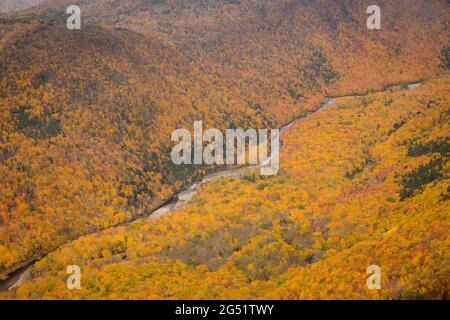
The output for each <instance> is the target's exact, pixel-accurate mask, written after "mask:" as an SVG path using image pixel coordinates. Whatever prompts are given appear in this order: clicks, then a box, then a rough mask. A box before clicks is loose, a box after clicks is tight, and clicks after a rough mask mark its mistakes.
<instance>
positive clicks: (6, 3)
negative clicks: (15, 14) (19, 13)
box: [0, 0, 42, 13]
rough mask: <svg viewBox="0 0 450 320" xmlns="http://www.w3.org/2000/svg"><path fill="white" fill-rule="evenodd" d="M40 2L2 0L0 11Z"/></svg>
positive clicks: (32, 0)
mask: <svg viewBox="0 0 450 320" xmlns="http://www.w3.org/2000/svg"><path fill="white" fill-rule="evenodd" d="M41 2H42V0H2V1H1V2H0V13H6V12H12V11H16V10H23V9H27V8H30V7H32V6H35V5H37V4H39V3H41Z"/></svg>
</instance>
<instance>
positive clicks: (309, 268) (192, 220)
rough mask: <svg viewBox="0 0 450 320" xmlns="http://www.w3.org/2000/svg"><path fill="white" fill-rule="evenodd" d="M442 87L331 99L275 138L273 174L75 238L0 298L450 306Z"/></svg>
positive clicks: (444, 81) (213, 187)
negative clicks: (428, 302)
mask: <svg viewBox="0 0 450 320" xmlns="http://www.w3.org/2000/svg"><path fill="white" fill-rule="evenodd" d="M448 80H449V78H448V76H445V77H442V78H439V79H434V80H432V81H429V82H426V83H425V84H424V85H423V86H422V87H421V88H419V89H415V90H400V91H398V92H384V93H377V94H371V95H368V96H364V97H360V98H344V99H340V100H338V101H337V103H336V104H335V105H333V106H331V107H329V108H328V109H325V110H321V111H319V112H317V113H315V114H313V115H311V116H310V117H308V118H306V119H303V120H301V121H299V122H297V123H296V124H295V125H294V126H293V127H292V128H291V129H290V130H289V131H288V132H287V133H286V134H285V135H284V136H283V139H282V140H283V144H284V148H283V149H282V157H281V172H280V175H279V176H277V177H272V178H261V177H258V176H257V175H252V174H248V175H247V176H246V177H244V179H243V180H234V179H224V180H221V181H215V182H213V183H210V184H207V185H206V186H204V187H203V188H202V190H201V192H200V193H199V195H198V196H196V197H195V198H194V200H193V202H192V203H191V204H189V205H186V206H184V207H182V208H180V209H178V210H177V211H176V212H174V213H170V214H168V215H166V216H164V217H162V218H161V219H157V220H155V219H152V218H149V219H140V220H138V221H136V222H134V223H132V224H128V225H126V226H122V227H119V228H112V229H110V230H108V231H105V232H100V233H97V234H94V235H90V236H86V237H82V238H80V239H78V240H76V241H74V242H72V243H71V244H69V245H66V246H64V247H63V248H62V249H60V250H58V251H56V252H53V253H51V254H50V255H49V256H48V257H46V258H45V259H43V260H42V261H40V262H38V263H37V264H36V265H35V266H34V267H33V268H32V269H31V270H30V278H31V279H30V280H29V281H26V282H25V283H24V284H23V285H22V286H21V287H19V288H18V289H17V290H15V291H14V292H11V293H10V294H9V295H6V296H4V297H5V298H23V299H30V298H34V299H42V298H44V299H55V298H56V299H420V298H426V299H447V298H448V279H449V277H448V276H449V272H450V270H449V267H448V265H447V260H448V256H449V244H450V243H449V241H450V239H449V236H448V228H449V221H450V216H449V214H450V207H449V206H450V202H449V191H450V189H449V187H450V185H449V172H450V171H449V170H448V169H449V164H450V162H449V152H450V149H449V137H448V133H449V129H450V128H449V123H450V122H449V113H448V104H449V99H448V97H449V86H448ZM430 164H432V165H430ZM405 190H406V191H410V192H406V193H405ZM73 264H76V265H78V266H80V268H81V271H82V287H81V289H80V290H68V289H66V283H65V281H66V278H67V274H66V273H65V268H66V266H67V265H73ZM370 265H378V266H379V267H380V268H381V272H382V281H381V290H369V289H368V288H367V286H366V280H367V277H368V275H367V274H366V270H367V267H368V266H370Z"/></svg>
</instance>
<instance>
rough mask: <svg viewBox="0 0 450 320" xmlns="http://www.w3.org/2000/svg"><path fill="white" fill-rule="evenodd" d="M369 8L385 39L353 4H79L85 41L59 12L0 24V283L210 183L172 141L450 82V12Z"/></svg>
mask: <svg viewBox="0 0 450 320" xmlns="http://www.w3.org/2000/svg"><path fill="white" fill-rule="evenodd" d="M378 2H379V4H380V6H381V7H382V8H383V28H382V30H379V31H369V30H367V27H366V19H367V14H366V8H367V6H368V4H371V3H370V1H354V0H343V1H342V0H318V1H300V0H281V1H256V0H249V1H244V0H242V1H240V2H239V1H212V0H204V1H194V0H192V1H175V0H167V1H144V0H118V1H106V0H93V1H81V4H80V6H81V8H82V14H83V20H82V21H83V25H82V29H81V30H68V29H67V28H66V18H67V15H66V14H65V10H66V6H67V4H66V2H65V1H59V0H58V1H56V0H55V1H45V2H44V3H43V4H41V5H39V6H38V7H36V8H33V9H30V10H26V11H23V12H19V13H15V14H8V15H0V75H1V77H0V128H1V136H0V222H1V223H0V277H4V276H5V275H6V274H7V273H9V272H11V271H13V270H15V269H17V268H18V267H20V266H23V265H25V264H27V263H28V262H30V261H32V260H34V259H36V258H40V257H42V256H43V255H44V254H46V253H48V252H50V251H52V250H54V249H55V248H57V247H58V246H60V245H62V244H64V243H66V242H68V241H69V240H73V239H76V238H78V237H80V236H82V235H85V234H89V233H92V232H96V231H99V230H103V229H105V228H108V227H111V226H114V225H117V224H119V223H122V222H125V221H129V220H131V219H134V218H136V217H140V216H143V215H145V214H147V213H149V212H151V210H152V209H154V208H156V207H157V206H159V205H160V204H161V203H163V202H164V201H165V200H167V199H168V198H170V197H171V195H172V194H173V193H174V191H175V190H179V189H181V188H182V186H183V185H186V184H188V183H190V182H191V181H193V180H195V179H196V178H197V177H199V176H201V175H203V174H204V173H205V170H206V168H198V167H195V168H194V167H183V168H180V167H175V166H174V165H173V164H172V162H171V161H170V146H171V142H170V133H171V132H172V130H174V129H175V128H191V127H192V123H193V121H194V120H203V121H204V123H205V125H206V126H208V127H216V128H219V129H225V128H234V127H244V128H246V127H252V128H260V127H272V128H276V127H280V126H281V125H283V124H286V123H287V122H289V121H291V120H293V119H294V118H296V117H298V116H300V115H302V114H304V113H305V112H307V111H308V110H313V109H315V108H317V107H318V105H319V104H320V102H321V101H324V100H325V96H327V95H347V94H353V93H359V92H361V93H362V92H366V91H370V90H378V89H381V88H383V87H385V86H387V85H390V84H396V83H406V82H416V81H418V80H420V79H425V78H430V77H432V76H434V75H435V74H436V73H438V72H442V71H443V70H445V64H446V61H447V63H448V60H446V58H445V57H447V59H448V10H447V6H448V5H447V2H446V1H443V0H442V1H441V0H433V1H426V2H425V1H418V0H417V1H407V0H402V1H386V0H384V1H378ZM446 48H447V49H446ZM441 86H442V84H441ZM432 110H438V109H436V108H432ZM436 112H437V111H436ZM320 122H321V123H323V121H320ZM389 125H390V124H389ZM312 139H313V140H311V141H308V140H307V139H302V141H306V142H311V143H312V142H313V141H315V140H314V138H312ZM287 148H288V147H287ZM351 152H353V150H352V151H351ZM308 153H309V151H308ZM321 156H323V157H332V156H331V154H324V155H321ZM295 168H296V170H302V169H300V167H298V166H294V167H293V169H295ZM349 170H350V169H349ZM350 174H352V173H350ZM262 183H263V184H264V183H266V182H262ZM227 186H228V184H227ZM224 187H225V186H224ZM227 188H228V187H227ZM260 188H262V187H260ZM262 190H263V189H262ZM271 192H273V191H271ZM337 194H338V193H336V195H335V196H334V197H336V196H337ZM283 201H287V200H286V199H283ZM296 201H297V200H296ZM232 205H233V206H236V203H232ZM230 210H231V209H230ZM214 211H215V212H217V213H219V211H218V210H217V209H214ZM224 212H226V211H224ZM222 214H225V213H222ZM180 216H182V215H180ZM212 226H214V225H212ZM229 228H231V227H229ZM194 230H196V229H194V228H193V229H192V231H191V232H196V231H194ZM250 233H251V230H249V231H246V233H245V234H246V235H247V236H246V237H249V236H250ZM161 234H164V232H162V231H161ZM166 236H167V238H170V237H169V236H168V235H164V237H166ZM155 239H156V238H155ZM244 239H247V238H245V237H244ZM197 240H198V239H197ZM197 240H195V238H194V240H193V241H197ZM152 241H154V240H152ZM216 241H217V242H218V244H219V243H221V242H223V241H228V240H226V239H224V238H219V237H218V238H217V240H216ZM230 241H235V240H230ZM261 241H265V240H263V239H262V238H261ZM309 241H312V240H311V239H310V240H309ZM315 242H316V240H315V238H314V243H315ZM256 243H257V242H256ZM256 243H255V245H256ZM232 248H235V246H234V245H232V246H231V248H229V247H227V248H226V249H224V250H225V251H224V252H222V255H224V257H223V258H217V259H219V260H220V261H219V262H220V263H219V262H217V263H213V264H214V265H215V266H221V263H222V262H223V261H222V260H221V259H225V258H226V255H227V254H230V252H231V251H230V250H231V249H232ZM121 250H122V249H121ZM167 250H168V251H167V252H168V253H167V254H170V250H169V249H167ZM305 250H306V249H305ZM219 251H220V250H219ZM219 251H218V252H217V254H218V255H219V256H220V254H219V253H220V252H219ZM233 252H234V251H233ZM296 254H298V255H300V257H296V258H293V259H294V260H295V259H299V261H304V260H305V261H310V260H311V259H312V258H311V257H310V256H311V254H310V253H308V252H306V253H305V252H303V251H302V253H296ZM186 259H188V258H187V257H186ZM289 259H290V258H289ZM302 259H303V260H302ZM308 259H309V260H308ZM194 261H195V260H194ZM296 261H297V260H296ZM311 261H312V260H311ZM170 263H171V262H170ZM180 263H182V260H181V262H180ZM240 263H241V262H240ZM199 264H200V265H201V264H202V263H199ZM241 264H245V262H242V263H241ZM274 268H275V269H277V268H278V269H279V270H283V271H285V270H284V269H285V266H284V267H274ZM278 269H277V270H278ZM166 272H170V268H168V269H167V270H166ZM193 275H194V274H193ZM201 276H203V274H202V275H201ZM254 277H255V279H259V278H260V277H262V276H261V275H257V274H255V275H254ZM263 278H264V277H263ZM242 280H243V281H248V279H247V278H246V277H245V276H242Z"/></svg>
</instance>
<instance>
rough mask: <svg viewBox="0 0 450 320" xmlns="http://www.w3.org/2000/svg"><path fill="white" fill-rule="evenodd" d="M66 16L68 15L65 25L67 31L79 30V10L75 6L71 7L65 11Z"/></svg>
mask: <svg viewBox="0 0 450 320" xmlns="http://www.w3.org/2000/svg"><path fill="white" fill-rule="evenodd" d="M66 13H67V14H70V16H69V18H67V21H66V25H67V29H69V30H80V29H81V9H80V7H79V6H77V5H71V6H69V7H68V8H67V10H66Z"/></svg>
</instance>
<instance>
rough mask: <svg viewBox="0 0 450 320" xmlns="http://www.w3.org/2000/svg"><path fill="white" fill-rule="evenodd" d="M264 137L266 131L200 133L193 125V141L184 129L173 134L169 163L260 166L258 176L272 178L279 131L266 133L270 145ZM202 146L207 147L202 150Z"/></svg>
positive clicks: (276, 163)
mask: <svg viewBox="0 0 450 320" xmlns="http://www.w3.org/2000/svg"><path fill="white" fill-rule="evenodd" d="M268 136H269V130H268V129H259V130H258V131H256V130H255V129H247V130H245V131H244V129H227V130H226V133H225V137H224V134H223V133H222V132H221V131H220V130H218V129H209V130H206V131H205V132H204V133H203V122H202V121H195V122H194V141H192V137H191V133H190V132H189V131H188V130H186V129H177V130H175V131H173V133H172V138H171V139H172V141H173V142H178V144H177V145H175V146H174V147H173V149H172V154H171V157H172V162H173V163H174V164H176V165H181V164H198V165H200V164H203V163H204V164H207V165H212V164H217V165H223V164H227V165H234V164H240V165H243V164H252V165H259V166H260V172H261V175H265V176H270V175H276V174H277V173H278V169H279V155H280V131H279V130H278V129H270V141H269V138H268ZM224 140H225V141H224ZM224 142H225V144H226V146H225V147H224ZM203 143H208V145H207V146H206V147H204V148H203ZM192 144H193V147H192ZM269 148H270V154H268V153H269ZM224 150H225V156H224ZM246 150H248V157H247V153H246ZM247 158H248V162H247Z"/></svg>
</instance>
